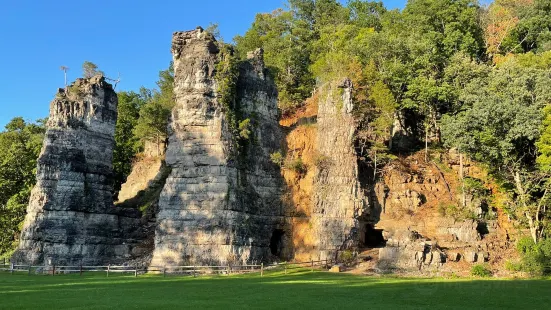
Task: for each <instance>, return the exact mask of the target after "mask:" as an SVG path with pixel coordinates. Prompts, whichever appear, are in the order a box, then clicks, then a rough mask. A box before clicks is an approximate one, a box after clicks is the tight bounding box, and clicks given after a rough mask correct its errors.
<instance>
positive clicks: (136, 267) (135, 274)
mask: <svg viewBox="0 0 551 310" xmlns="http://www.w3.org/2000/svg"><path fill="white" fill-rule="evenodd" d="M137 277H138V265H134V278H137Z"/></svg>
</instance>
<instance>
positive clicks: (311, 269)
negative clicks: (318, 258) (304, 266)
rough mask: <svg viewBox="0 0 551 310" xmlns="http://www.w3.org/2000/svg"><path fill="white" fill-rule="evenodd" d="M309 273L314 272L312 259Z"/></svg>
mask: <svg viewBox="0 0 551 310" xmlns="http://www.w3.org/2000/svg"><path fill="white" fill-rule="evenodd" d="M310 271H311V272H314V260H313V259H311V260H310Z"/></svg>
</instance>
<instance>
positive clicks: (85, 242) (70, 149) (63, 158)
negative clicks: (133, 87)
mask: <svg viewBox="0 0 551 310" xmlns="http://www.w3.org/2000/svg"><path fill="white" fill-rule="evenodd" d="M117 103H118V101H117V95H116V93H115V91H114V90H113V88H112V86H111V85H110V84H108V83H106V82H105V80H104V78H103V77H102V76H95V77H92V78H89V79H77V80H76V82H74V83H73V84H72V85H71V86H69V87H67V89H59V92H58V93H57V95H56V98H55V99H54V100H53V101H52V103H51V105H50V116H49V118H48V123H47V131H46V137H45V138H44V144H43V147H42V152H41V154H40V157H39V159H38V171H37V183H36V186H35V187H34V189H33V191H32V193H31V197H30V202H29V206H28V208H27V215H26V218H25V223H24V227H23V231H22V233H21V240H20V245H19V248H18V250H17V252H16V254H15V256H14V258H15V260H16V261H20V262H25V263H33V264H39V263H40V264H41V263H44V262H51V263H53V264H58V265H59V264H80V263H84V264H100V263H105V262H109V261H111V260H112V259H115V258H119V259H129V258H131V257H132V255H131V254H132V253H131V250H132V246H133V245H134V244H136V243H137V242H138V239H140V238H141V236H140V235H139V232H138V230H139V226H140V225H139V219H140V213H139V211H136V210H124V209H118V208H115V207H114V206H113V186H112V174H113V164H112V162H113V147H114V144H115V140H114V133H115V124H116V121H117Z"/></svg>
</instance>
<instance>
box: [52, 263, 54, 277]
mask: <svg viewBox="0 0 551 310" xmlns="http://www.w3.org/2000/svg"><path fill="white" fill-rule="evenodd" d="M53 276H55V264H54V265H53V266H52V277H53Z"/></svg>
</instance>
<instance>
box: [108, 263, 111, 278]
mask: <svg viewBox="0 0 551 310" xmlns="http://www.w3.org/2000/svg"><path fill="white" fill-rule="evenodd" d="M109 271H111V264H109V265H107V277H108V278H109Z"/></svg>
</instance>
